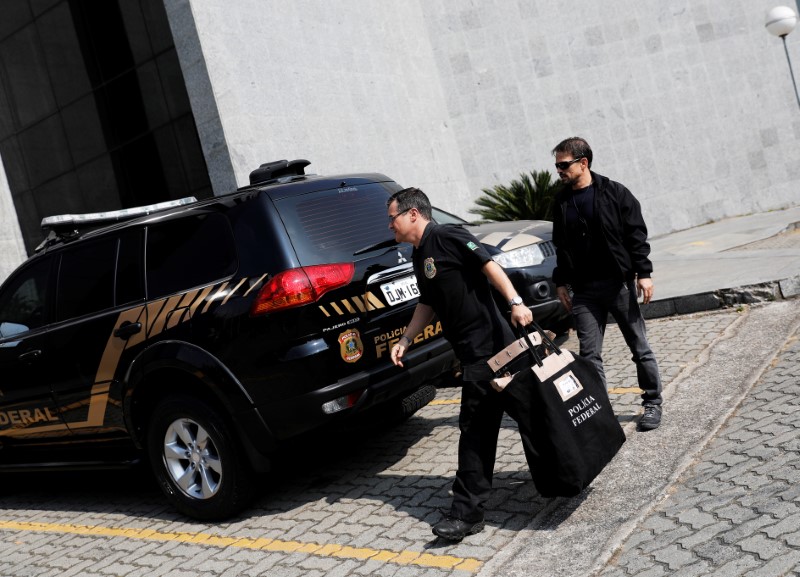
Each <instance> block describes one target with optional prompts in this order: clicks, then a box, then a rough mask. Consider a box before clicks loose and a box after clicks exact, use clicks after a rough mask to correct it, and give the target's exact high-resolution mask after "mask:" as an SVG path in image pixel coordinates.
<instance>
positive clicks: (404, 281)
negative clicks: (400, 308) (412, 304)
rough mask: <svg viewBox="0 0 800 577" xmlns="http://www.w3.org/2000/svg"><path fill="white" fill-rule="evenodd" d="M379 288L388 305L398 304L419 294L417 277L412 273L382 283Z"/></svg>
mask: <svg viewBox="0 0 800 577" xmlns="http://www.w3.org/2000/svg"><path fill="white" fill-rule="evenodd" d="M381 290H382V291H383V297H384V298H385V299H386V302H387V303H389V306H394V305H399V304H400V303H404V302H406V301H410V300H411V299H415V298H417V297H418V296H419V287H417V277H415V276H414V275H411V276H406V277H403V278H400V279H397V280H393V281H392V282H387V283H384V284H382V285H381Z"/></svg>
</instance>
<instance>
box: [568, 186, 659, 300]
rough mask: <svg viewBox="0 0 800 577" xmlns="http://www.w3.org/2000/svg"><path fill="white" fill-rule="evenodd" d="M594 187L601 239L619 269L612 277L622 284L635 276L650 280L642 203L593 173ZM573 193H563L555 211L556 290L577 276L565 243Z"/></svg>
mask: <svg viewBox="0 0 800 577" xmlns="http://www.w3.org/2000/svg"><path fill="white" fill-rule="evenodd" d="M592 185H593V186H594V214H595V218H598V219H599V226H600V230H601V231H602V233H603V234H602V238H603V239H604V240H605V242H606V245H607V246H608V249H609V252H610V253H611V256H612V257H613V260H614V262H616V264H617V267H618V269H619V270H618V271H613V273H612V274H610V275H609V276H616V275H617V274H618V275H619V277H620V279H621V280H631V279H633V278H634V277H635V276H636V277H639V278H649V277H650V274H651V273H652V272H653V263H652V262H650V258H649V255H650V244H649V243H648V242H647V226H646V225H645V223H644V218H642V210H641V207H640V206H639V201H638V200H636V198H635V197H634V196H633V194H631V191H629V190H628V189H627V188H625V187H624V186H623V185H621V184H620V183H618V182H615V181H613V180H611V179H609V178H607V177H605V176H602V175H600V174H597V173H595V172H592ZM571 192H572V191H571V190H569V189H564V190H562V191H561V192H560V193H559V194H558V195H557V196H556V198H555V205H554V207H553V244H555V245H556V258H557V264H556V268H555V269H554V270H553V282H554V283H555V285H556V286H564V285H567V284H572V283H573V282H574V280H575V278H576V276H577V275H576V273H575V271H574V269H573V266H572V263H573V262H576V259H575V258H574V255H571V254H570V246H569V245H570V243H568V242H567V241H566V234H567V232H566V230H567V229H566V206H567V200H568V199H569V195H570V194H571ZM610 272H611V271H610Z"/></svg>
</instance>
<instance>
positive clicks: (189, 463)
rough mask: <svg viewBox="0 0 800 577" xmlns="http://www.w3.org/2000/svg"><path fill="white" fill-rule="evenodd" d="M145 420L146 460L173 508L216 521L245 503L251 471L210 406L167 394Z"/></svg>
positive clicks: (251, 486) (249, 494)
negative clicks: (146, 423) (149, 418)
mask: <svg viewBox="0 0 800 577" xmlns="http://www.w3.org/2000/svg"><path fill="white" fill-rule="evenodd" d="M150 423H151V425H150V427H149V430H148V434H147V450H148V455H149V458H150V464H151V466H152V469H153V473H154V474H155V477H156V480H157V482H158V485H159V487H160V488H161V490H162V491H163V493H164V494H165V495H166V497H167V498H168V499H169V500H170V502H171V503H172V504H173V505H174V506H175V508H176V509H177V510H178V511H180V512H181V513H183V514H184V515H186V516H188V517H192V518H194V519H200V520H220V519H225V518H228V517H231V516H232V515H235V514H236V513H238V512H239V511H241V510H242V509H243V508H244V507H246V506H247V505H248V503H249V502H250V500H251V499H252V497H253V494H254V474H253V472H252V471H251V469H250V467H249V464H248V463H247V462H246V456H245V454H244V452H243V451H242V450H241V449H240V448H238V447H237V446H236V439H237V436H236V434H235V433H234V432H233V430H232V428H231V427H230V426H229V425H228V424H227V423H226V421H225V420H224V419H223V418H222V417H221V416H220V415H219V414H218V413H217V412H216V411H215V410H214V409H212V408H211V407H209V406H208V405H207V404H205V403H204V402H202V401H199V400H197V399H194V398H192V397H187V396H175V397H169V398H167V399H165V400H163V401H162V402H161V403H159V404H158V406H157V407H156V409H155V411H154V412H153V417H152V420H151V422H150Z"/></svg>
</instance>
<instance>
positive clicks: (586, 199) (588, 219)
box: [565, 185, 617, 285]
mask: <svg viewBox="0 0 800 577" xmlns="http://www.w3.org/2000/svg"><path fill="white" fill-rule="evenodd" d="M594 195H595V193H594V186H592V185H589V186H588V187H586V188H582V189H580V190H575V191H572V192H571V193H570V194H569V195H568V196H567V207H566V213H565V217H566V225H567V226H566V229H567V243H568V244H569V246H570V249H571V250H570V254H572V256H573V266H574V270H575V273H574V276H575V278H574V279H573V283H574V284H576V285H581V284H583V283H584V282H587V281H590V280H604V279H609V278H614V277H615V276H616V271H617V266H616V263H615V262H614V259H613V258H612V256H611V252H610V251H609V250H608V244H607V243H606V240H605V237H604V236H603V230H602V228H601V227H600V219H599V218H598V217H597V215H596V214H595V210H594Z"/></svg>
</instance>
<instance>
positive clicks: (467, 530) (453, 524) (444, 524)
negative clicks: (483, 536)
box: [433, 517, 484, 541]
mask: <svg viewBox="0 0 800 577" xmlns="http://www.w3.org/2000/svg"><path fill="white" fill-rule="evenodd" d="M483 527H484V523H483V521H477V522H475V523H469V522H467V521H462V520H461V519H453V518H451V517H448V518H447V519H445V520H444V521H439V522H438V523H436V525H434V526H433V534H434V535H436V536H437V537H441V538H442V539H447V540H448V541H461V540H462V539H463V538H464V537H466V536H467V535H474V534H475V533H480V532H481V531H483Z"/></svg>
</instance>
